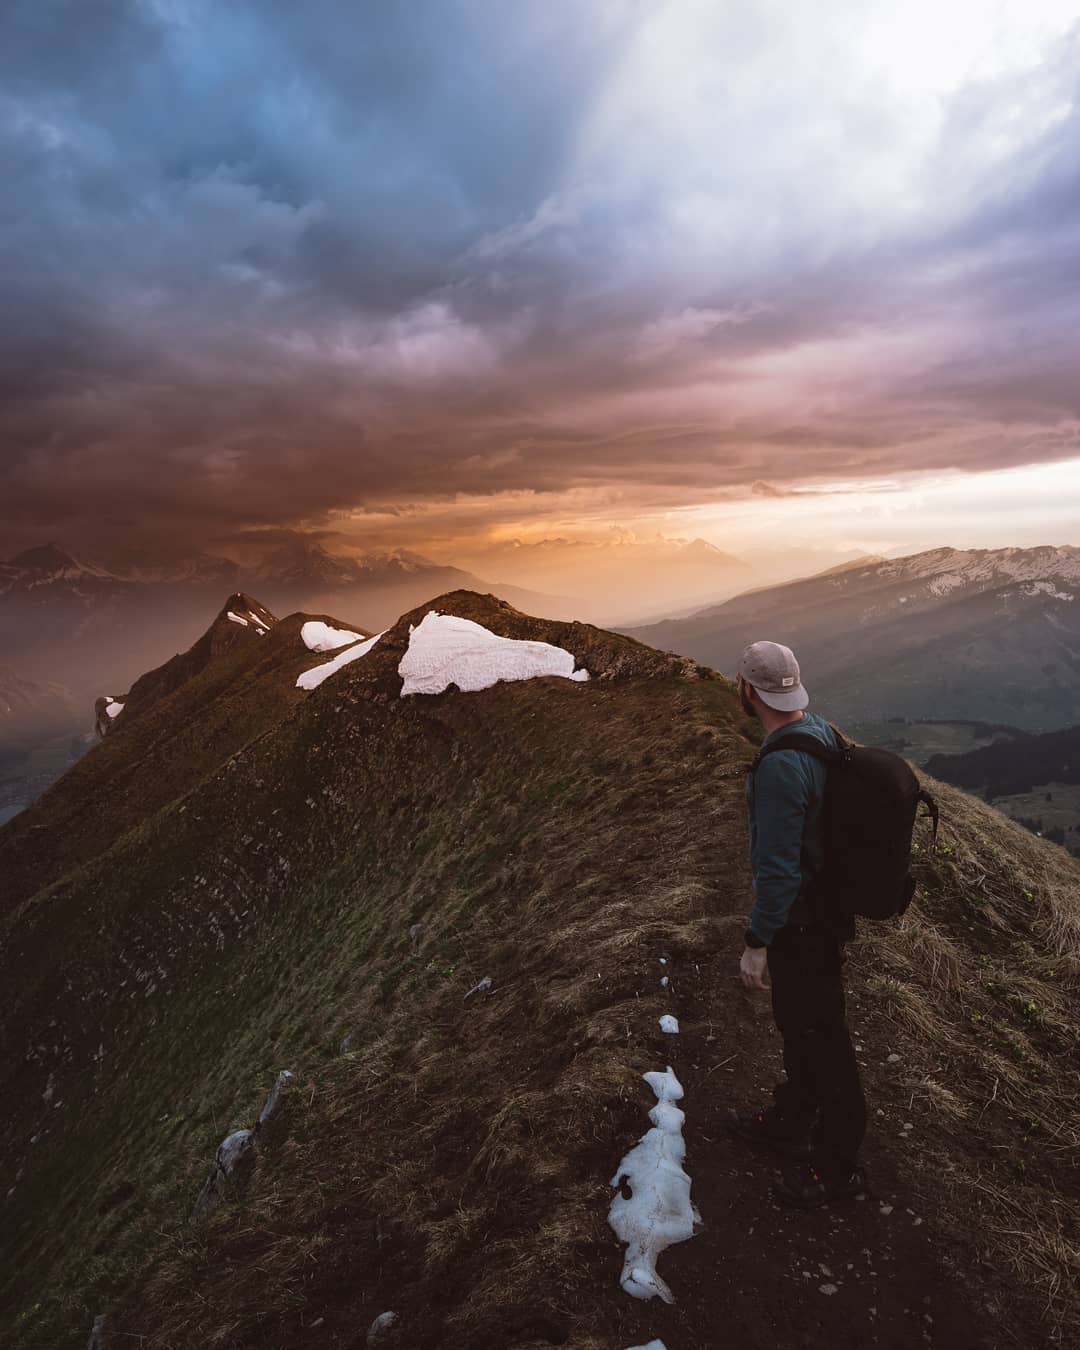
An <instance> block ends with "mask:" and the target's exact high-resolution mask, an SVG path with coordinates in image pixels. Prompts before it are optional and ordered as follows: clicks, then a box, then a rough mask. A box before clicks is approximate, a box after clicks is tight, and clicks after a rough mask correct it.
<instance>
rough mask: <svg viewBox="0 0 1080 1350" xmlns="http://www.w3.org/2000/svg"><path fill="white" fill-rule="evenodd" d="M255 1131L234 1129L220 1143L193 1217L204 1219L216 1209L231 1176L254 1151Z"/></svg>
mask: <svg viewBox="0 0 1080 1350" xmlns="http://www.w3.org/2000/svg"><path fill="white" fill-rule="evenodd" d="M254 1148H255V1131H254V1130H234V1131H233V1132H232V1134H229V1135H226V1136H225V1138H224V1139H223V1140H222V1141H221V1143H220V1144H219V1145H218V1151H217V1153H216V1154H215V1155H214V1163H213V1166H212V1167H211V1168H210V1175H209V1176H208V1177H207V1178H206V1183H205V1185H204V1186H203V1188H202V1190H201V1191H200V1192H199V1198H198V1200H196V1201H195V1208H194V1209H193V1210H192V1212H191V1217H192V1219H195V1220H197V1219H203V1218H205V1217H206V1215H207V1214H209V1213H210V1212H211V1210H213V1209H216V1208H217V1206H218V1204H219V1203H220V1202H221V1200H222V1199H223V1198H224V1196H225V1194H226V1192H227V1190H228V1182H229V1178H230V1177H231V1176H232V1175H233V1173H234V1172H235V1171H236V1169H237V1168H238V1167H239V1166H240V1164H241V1162H243V1161H244V1160H245V1159H246V1158H248V1157H249V1156H250V1154H251V1153H252V1152H253V1151H254Z"/></svg>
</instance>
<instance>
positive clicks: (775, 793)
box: [729, 642, 866, 1209]
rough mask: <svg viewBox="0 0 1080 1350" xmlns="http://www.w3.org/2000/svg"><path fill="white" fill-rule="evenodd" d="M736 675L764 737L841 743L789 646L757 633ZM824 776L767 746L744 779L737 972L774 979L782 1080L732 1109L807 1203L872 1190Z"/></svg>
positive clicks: (734, 1120)
mask: <svg viewBox="0 0 1080 1350" xmlns="http://www.w3.org/2000/svg"><path fill="white" fill-rule="evenodd" d="M738 676H739V700H740V702H741V704H742V707H743V711H744V712H745V713H747V715H748V716H751V717H757V718H758V719H759V720H760V721H761V723H762V726H763V727H764V729H765V738H764V740H763V741H762V746H763V747H764V746H767V745H768V744H769V742H770V741H775V740H778V739H779V738H780V737H781V736H783V735H785V734H787V733H791V732H798V733H800V734H801V735H809V736H813V737H815V738H816V739H817V740H820V741H822V742H823V743H824V744H825V745H827V746H830V747H835V746H836V744H837V742H836V736H835V734H834V733H833V730H832V728H831V727H830V726H829V724H828V723H827V722H826V721H825V720H824V719H823V718H821V717H819V716H818V715H817V714H816V713H811V712H806V711H805V709H806V707H807V704H808V703H809V702H810V698H809V695H808V694H807V692H806V690H805V689H804V688H803V684H802V680H801V677H800V672H799V663H798V662H797V661H796V659H795V655H794V653H793V652H792V651H791V649H790V648H789V647H784V646H782V645H781V644H780V643H778V642H754V643H751V645H750V646H749V647H747V648H746V650H745V651H744V652H743V654H742V656H741V657H740V659H739V667H738ZM825 775H826V766H825V765H824V764H823V763H822V762H821V761H820V760H819V759H816V758H815V757H814V756H813V755H811V754H809V753H808V752H806V751H804V750H794V749H787V750H776V751H773V752H772V753H770V754H768V755H765V756H764V757H763V758H762V759H761V762H760V764H759V765H758V768H757V769H756V770H755V771H754V772H753V773H751V774H749V775H748V777H747V784H746V802H747V813H748V817H749V825H750V866H751V871H752V874H753V886H754V902H753V907H752V909H751V911H750V923H749V926H748V928H747V929H746V934H745V947H744V949H743V953H742V958H741V959H740V961H739V972H740V974H741V976H742V981H743V983H744V984H745V985H746V987H747V988H748V989H758V990H769V989H770V988H771V992H772V1006H773V1016H774V1017H775V1019H776V1025H777V1028H778V1029H779V1031H780V1034H781V1036H782V1038H783V1043H784V1070H785V1073H786V1080H785V1081H784V1082H782V1083H781V1084H780V1085H779V1086H778V1087H777V1088H776V1089H775V1090H774V1092H773V1098H774V1100H773V1104H772V1105H771V1106H768V1107H765V1108H762V1109H760V1110H757V1111H732V1112H731V1114H730V1119H729V1128H730V1130H731V1132H732V1133H733V1134H735V1135H736V1136H737V1137H738V1138H740V1139H742V1140H745V1141H746V1142H748V1143H750V1144H753V1145H755V1146H758V1147H764V1148H767V1149H770V1150H771V1151H772V1152H774V1153H777V1154H779V1155H780V1156H782V1157H785V1158H787V1159H790V1160H792V1161H791V1162H790V1164H789V1165H788V1167H787V1168H786V1169H785V1171H784V1173H783V1175H782V1178H781V1179H780V1180H779V1181H778V1182H776V1183H775V1185H774V1186H773V1193H774V1195H775V1196H776V1197H777V1199H778V1200H780V1201H782V1202H784V1203H786V1204H791V1205H798V1206H800V1207H802V1208H806V1209H816V1208H818V1207H820V1206H822V1205H827V1204H829V1203H830V1202H831V1201H833V1200H838V1199H843V1198H845V1197H849V1196H853V1195H857V1194H860V1193H861V1192H862V1191H864V1189H865V1177H864V1175H863V1172H862V1169H861V1168H860V1167H859V1165H858V1152H859V1147H860V1145H861V1143H862V1139H863V1135H864V1133H865V1130H866V1102H865V1099H864V1097H863V1091H862V1084H861V1083H860V1081H859V1067H858V1064H857V1063H856V1060H855V1051H854V1047H853V1046H852V1044H851V1036H850V1035H849V1034H848V1028H847V1022H846V1020H845V1009H844V988H843V980H842V974H841V964H842V961H843V946H844V943H845V942H846V941H849V940H850V939H851V938H852V937H854V935H855V925H854V921H853V920H851V919H840V920H835V919H830V918H829V917H828V916H827V914H826V912H825V909H824V907H823V904H822V901H821V897H820V896H818V895H816V894H815V892H814V882H815V879H816V878H817V877H818V876H819V875H820V873H821V871H822V868H823V865H824V834H823V826H822V802H823V798H824V791H825ZM766 970H767V971H768V975H769V980H768V981H767V980H766V978H765V975H766Z"/></svg>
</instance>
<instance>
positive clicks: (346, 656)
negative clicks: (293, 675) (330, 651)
mask: <svg viewBox="0 0 1080 1350" xmlns="http://www.w3.org/2000/svg"><path fill="white" fill-rule="evenodd" d="M381 637H382V633H376V634H375V636H374V637H369V638H368V639H367V640H366V641H364V642H360V643H357V645H356V646H355V647H346V649H345V650H344V651H343V652H341V654H340V655H338V656H335V657H334V659H333V660H332V661H326V662H325V663H324V664H323V665H321V666H313V667H312V668H311V670H305V671H304V673H303V674H302V675H301V676H299V677H298V679H297V681H296V687H297V689H318V687H319V685H320V684H322V682H323V680H327V679H329V678H330V676H331V675H333V674H334V673H335V672H336V671H339V670H341V669H342V667H343V666H347V665H349V664H350V663H351V662H352V661H358V660H359V659H360V657H361V656H367V654H368V652H369V651H371V649H372V647H374V646H375V644H376V642H378V640H379V639H380V638H381Z"/></svg>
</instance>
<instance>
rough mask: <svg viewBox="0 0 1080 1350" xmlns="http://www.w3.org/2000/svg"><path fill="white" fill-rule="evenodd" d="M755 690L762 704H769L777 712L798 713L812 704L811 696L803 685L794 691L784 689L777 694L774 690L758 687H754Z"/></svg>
mask: <svg viewBox="0 0 1080 1350" xmlns="http://www.w3.org/2000/svg"><path fill="white" fill-rule="evenodd" d="M754 690H755V692H756V693H757V696H758V697H759V698H760V699H761V701H762V703H767V704H768V705H769V707H770V708H773V709H775V711H776V712H798V711H799V710H800V709H801V708H805V707H806V705H807V704H808V703H809V702H810V695H809V694H808V693H807V692H806V689H805V687H804V686H803V685H801V684H800V685H797V686H796V687H795V688H794V689H784V690H781V691H779V692H775V693H774V692H773V691H772V690H765V689H759V688H758V687H757V685H754Z"/></svg>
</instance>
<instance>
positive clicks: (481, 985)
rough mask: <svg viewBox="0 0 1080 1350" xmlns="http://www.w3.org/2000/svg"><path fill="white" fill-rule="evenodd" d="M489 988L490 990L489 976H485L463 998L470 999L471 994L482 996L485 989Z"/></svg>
mask: <svg viewBox="0 0 1080 1350" xmlns="http://www.w3.org/2000/svg"><path fill="white" fill-rule="evenodd" d="M490 988H491V976H490V975H485V976H484V978H483V979H482V980H478V981H477V983H476V984H474V985H473V987H472V988H471V989H470V990H469V992H468V993H467V994H466V995H465V998H472V996H473V994H482V993H483V992H484V991H485V990H486V989H490Z"/></svg>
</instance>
